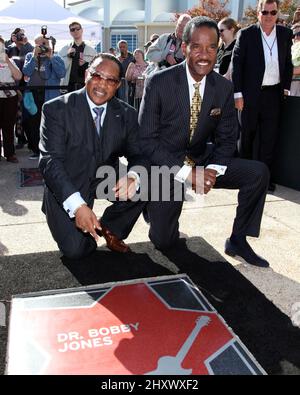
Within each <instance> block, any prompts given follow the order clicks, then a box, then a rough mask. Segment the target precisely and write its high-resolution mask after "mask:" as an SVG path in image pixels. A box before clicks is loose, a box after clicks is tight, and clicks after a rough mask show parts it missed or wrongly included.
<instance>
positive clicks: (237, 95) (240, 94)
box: [234, 92, 243, 99]
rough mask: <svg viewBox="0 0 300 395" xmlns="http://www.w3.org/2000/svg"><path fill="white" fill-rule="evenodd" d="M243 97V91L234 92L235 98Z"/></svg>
mask: <svg viewBox="0 0 300 395" xmlns="http://www.w3.org/2000/svg"><path fill="white" fill-rule="evenodd" d="M242 97H243V94H242V92H236V93H235V94H234V98H235V99H240V98H242Z"/></svg>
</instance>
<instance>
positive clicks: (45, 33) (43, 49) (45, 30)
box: [39, 25, 56, 54]
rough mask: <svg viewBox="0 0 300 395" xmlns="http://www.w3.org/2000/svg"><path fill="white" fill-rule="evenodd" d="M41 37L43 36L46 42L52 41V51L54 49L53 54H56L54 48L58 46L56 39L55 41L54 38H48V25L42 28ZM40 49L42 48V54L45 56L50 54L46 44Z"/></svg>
mask: <svg viewBox="0 0 300 395" xmlns="http://www.w3.org/2000/svg"><path fill="white" fill-rule="evenodd" d="M41 35H42V36H43V37H44V38H45V39H46V40H50V41H51V44H52V49H53V52H54V47H55V44H56V39H55V38H54V37H52V36H50V37H46V36H47V26H46V25H43V26H41ZM39 48H40V50H41V54H45V53H47V52H49V48H48V47H47V46H46V45H45V43H44V44H42V45H40V46H39Z"/></svg>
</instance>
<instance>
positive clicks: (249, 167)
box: [215, 158, 269, 237]
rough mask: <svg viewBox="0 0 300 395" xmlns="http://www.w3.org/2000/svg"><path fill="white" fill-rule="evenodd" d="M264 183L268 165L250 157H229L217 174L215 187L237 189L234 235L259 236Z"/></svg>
mask: <svg viewBox="0 0 300 395" xmlns="http://www.w3.org/2000/svg"><path fill="white" fill-rule="evenodd" d="M268 185H269V171H268V168H267V167H266V165H265V164H264V163H262V162H258V161H254V160H246V159H240V158H233V159H231V160H230V162H229V163H228V165H227V170H226V173H225V174H224V175H223V176H219V177H217V180H216V184H215V188H224V189H239V193H238V206H237V210H236V217H235V219H234V223H233V230H232V232H233V233H234V234H235V235H241V236H252V237H258V236H259V232H260V224H261V219H262V215H263V209H264V204H265V198H266V194H267V190H268Z"/></svg>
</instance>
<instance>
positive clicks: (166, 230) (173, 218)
mask: <svg viewBox="0 0 300 395" xmlns="http://www.w3.org/2000/svg"><path fill="white" fill-rule="evenodd" d="M182 205H183V202H182V201H181V202H179V201H175V202H174V201H170V202H166V201H163V202H162V201H159V202H149V203H148V205H147V211H148V217H149V221H150V230H149V238H150V240H151V241H152V243H153V244H154V245H155V247H156V248H158V249H159V250H167V249H169V248H170V247H172V245H174V244H175V243H176V242H177V241H178V240H179V217H180V214H181V211H182Z"/></svg>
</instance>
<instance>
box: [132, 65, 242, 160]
mask: <svg viewBox="0 0 300 395" xmlns="http://www.w3.org/2000/svg"><path fill="white" fill-rule="evenodd" d="M185 67H187V65H186V62H183V63H181V64H179V65H176V66H174V67H171V68H168V69H166V70H162V71H160V72H158V73H156V74H154V75H153V77H151V78H149V80H148V81H147V83H146V87H145V93H144V97H143V100H142V103H141V109H140V115H139V124H140V132H139V138H140V147H141V150H142V152H143V153H144V154H145V155H146V156H147V157H148V158H150V160H151V162H152V164H156V165H167V166H169V167H172V166H175V165H177V166H182V165H183V162H184V157H185V156H186V155H187V156H189V157H190V158H192V159H193V160H194V161H195V162H196V164H198V165H207V164H209V163H215V164H226V163H228V160H229V159H230V158H232V156H233V154H234V152H235V149H236V140H237V131H238V127H237V119H236V113H235V109H234V100H233V87H232V84H231V82H229V81H228V80H226V79H225V78H224V77H222V76H220V75H219V74H217V73H215V72H214V71H212V72H211V73H209V74H208V75H207V78H206V86H205V92H204V97H203V102H202V106H201V112H200V115H199V119H198V124H197V127H196V131H195V134H194V136H193V138H192V141H191V142H189V133H190V132H189V125H190V99H189V89H188V81H187V76H186V70H185ZM213 109H219V110H220V113H219V115H212V110H213ZM217 112H218V111H217ZM211 142H214V144H211Z"/></svg>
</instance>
